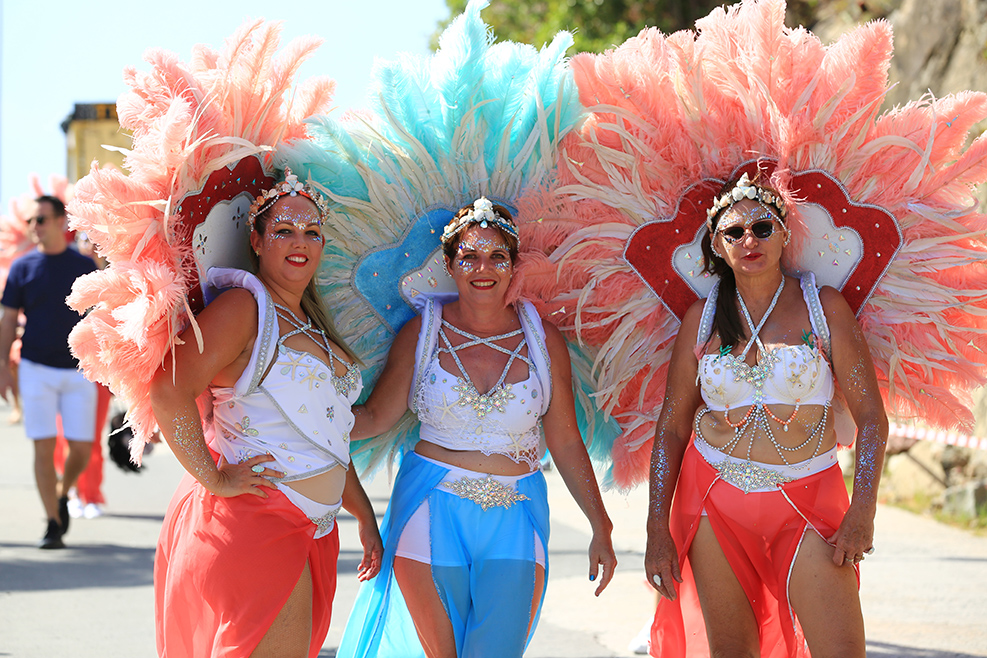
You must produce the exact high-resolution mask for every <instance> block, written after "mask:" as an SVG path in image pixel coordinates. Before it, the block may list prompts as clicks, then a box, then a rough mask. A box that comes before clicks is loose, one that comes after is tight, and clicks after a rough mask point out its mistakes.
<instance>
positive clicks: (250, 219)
mask: <svg viewBox="0 0 987 658" xmlns="http://www.w3.org/2000/svg"><path fill="white" fill-rule="evenodd" d="M283 196H303V197H305V198H307V199H310V200H311V201H312V203H314V204H315V206H316V207H317V208H318V209H319V225H320V226H321V225H322V223H323V222H325V219H326V215H328V214H329V202H328V201H327V200H326V198H325V197H324V196H323V195H322V193H321V192H319V191H318V190H316V189H314V188H312V187H311V186H310V185H309V184H308V183H302V182H301V181H299V180H298V176H296V175H295V174H293V173H292V172H291V168H290V167H285V168H284V181H283V182H281V183H278V184H277V185H275V186H274V187H272V188H271V189H269V190H264V191H263V192H261V193H260V194H258V195H257V198H256V199H254V202H253V203H252V204H250V210H249V211H248V214H247V226H248V227H249V229H250V231H251V232H252V231H253V230H254V222H255V221H256V220H257V215H260V214H261V213H262V212H264V211H265V210H267V209H268V208H270V207H271V206H273V205H274V204H275V203H277V201H278V199H280V198H281V197H283Z"/></svg>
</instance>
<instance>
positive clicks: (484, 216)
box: [441, 196, 520, 246]
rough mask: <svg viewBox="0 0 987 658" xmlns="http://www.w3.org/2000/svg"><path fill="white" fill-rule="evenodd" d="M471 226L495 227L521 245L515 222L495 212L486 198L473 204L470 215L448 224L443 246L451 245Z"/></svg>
mask: <svg viewBox="0 0 987 658" xmlns="http://www.w3.org/2000/svg"><path fill="white" fill-rule="evenodd" d="M470 224H479V225H480V228H487V227H488V226H490V225H491V224H493V225H494V226H495V227H497V228H499V229H501V230H502V231H504V232H505V233H507V234H508V235H510V236H511V237H513V238H514V239H515V240H517V241H518V243H519V244H520V239H519V238H518V234H517V226H515V225H514V222H513V221H511V220H510V219H509V218H507V217H503V216H502V215H501V214H500V213H498V212H497V211H496V210H494V207H493V204H492V203H491V202H490V200H489V199H488V198H486V197H482V196H481V197H480V198H479V199H477V200H476V201H474V202H473V209H472V210H470V211H469V212H468V213H466V214H465V215H463V216H462V217H460V218H459V219H453V220H452V221H451V222H449V223H448V224H446V227H445V228H444V229H442V238H441V240H442V245H443V246H445V245H447V244H449V242H451V241H452V240H453V238H455V237H456V236H457V235H459V233H460V232H461V231H463V229H465V228H466V227H467V226H469V225H470Z"/></svg>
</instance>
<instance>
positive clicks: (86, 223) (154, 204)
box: [69, 20, 334, 463]
mask: <svg viewBox="0 0 987 658" xmlns="http://www.w3.org/2000/svg"><path fill="white" fill-rule="evenodd" d="M280 31H281V30H280V24H278V23H265V22H263V21H260V20H257V21H250V22H247V23H245V24H244V25H243V26H241V27H240V29H239V30H238V31H237V32H236V33H235V34H234V35H233V36H232V37H230V39H228V40H227V42H226V46H225V48H224V49H223V51H222V52H218V51H215V50H212V49H211V48H209V47H207V46H203V45H200V46H197V47H196V48H195V49H194V50H193V53H192V59H191V60H190V61H189V62H188V63H185V62H182V61H180V60H179V59H178V57H177V56H176V55H175V54H173V53H170V52H167V51H164V50H159V49H152V50H149V51H148V52H147V54H146V55H145V59H146V60H147V62H148V63H149V64H151V69H150V70H149V71H146V72H138V71H137V70H135V69H133V68H128V69H127V70H126V71H125V72H124V79H125V81H126V82H127V84H128V85H129V86H130V87H131V91H130V92H127V93H125V94H123V95H122V96H121V97H120V99H119V101H118V103H117V112H118V115H119V117H120V124H121V126H122V127H123V128H125V129H127V130H130V131H132V132H133V147H132V149H131V150H130V151H129V152H127V154H126V160H125V166H126V168H127V169H128V170H129V172H130V174H129V175H124V174H123V173H122V172H120V171H117V170H114V169H102V170H101V169H99V168H98V167H97V165H96V164H95V163H94V164H93V167H92V169H91V171H90V173H89V175H88V176H86V177H85V178H83V179H82V180H80V181H79V183H78V184H77V186H76V197H75V199H74V201H73V202H72V204H71V205H70V206H69V214H70V217H71V225H72V226H73V227H74V228H75V229H76V230H83V231H86V232H87V233H88V235H89V237H90V238H91V239H92V241H93V242H94V244H95V245H96V248H97V251H98V252H99V254H100V255H101V256H103V257H104V258H106V259H107V260H108V261H109V263H110V264H109V267H107V268H106V269H105V270H102V271H99V272H94V273H92V274H89V275H86V276H85V277H82V278H81V279H79V280H78V281H77V282H76V284H75V286H74V287H73V291H72V295H71V296H70V297H69V304H70V305H71V306H72V307H73V308H76V309H78V310H79V311H86V310H89V313H88V315H87V316H86V318H85V319H84V320H83V321H82V322H80V323H79V324H78V325H77V326H76V328H75V330H74V331H73V332H72V335H71V336H70V338H69V342H70V345H71V347H72V350H73V352H74V353H75V354H76V356H78V358H79V361H80V363H81V365H82V368H83V370H84V371H85V373H86V376H87V377H88V378H89V379H92V380H94V381H98V382H102V383H104V384H106V385H107V386H109V387H110V389H111V390H112V391H113V392H114V393H115V394H116V395H118V396H120V397H122V398H123V399H124V400H126V401H127V402H128V403H129V405H130V410H129V414H128V422H129V423H130V425H131V427H132V428H133V430H134V437H135V439H134V441H133V443H132V445H131V454H132V456H133V459H134V460H135V462H138V463H139V460H140V456H141V453H142V451H143V447H144V444H145V442H146V441H147V440H148V439H149V438H150V436H151V434H152V433H153V431H154V430H155V428H156V423H155V421H154V417H153V415H152V413H151V408H150V404H149V403H148V390H149V383H150V380H151V378H152V376H153V375H154V373H155V372H157V370H158V369H159V368H160V367H161V365H162V363H163V362H164V359H165V358H167V355H168V353H169V351H170V350H171V347H172V345H173V344H174V342H175V340H176V337H177V335H178V333H179V332H180V330H182V329H183V328H184V327H185V326H186V325H187V323H188V322H189V320H190V319H192V304H194V302H195V300H196V298H197V297H198V294H199V290H198V288H199V281H198V274H197V270H196V267H195V265H194V263H193V260H194V259H193V253H192V252H193V245H192V244H191V238H192V228H193V226H194V224H195V222H198V221H201V220H202V218H203V216H204V213H207V212H208V209H209V207H210V206H211V205H214V204H215V203H216V202H217V201H221V200H223V199H228V198H230V197H231V196H232V195H233V194H234V193H236V192H238V191H243V190H244V189H246V188H247V187H248V186H249V185H254V187H256V186H258V185H262V183H267V186H268V187H269V186H270V184H269V182H268V181H260V180H259V179H260V178H262V177H263V175H264V172H263V171H262V167H261V166H260V161H259V160H257V158H256V157H252V156H259V157H261V158H262V159H263V157H264V155H265V154H268V153H270V151H271V150H272V149H273V148H274V147H275V146H276V145H278V144H280V143H282V142H286V141H291V140H296V139H300V138H304V137H305V136H306V132H305V126H304V124H303V120H304V119H305V118H306V117H309V116H311V115H313V114H316V113H321V112H325V111H327V110H328V107H329V102H330V100H331V97H332V93H333V89H334V83H333V82H332V81H331V80H329V79H328V78H322V77H319V78H313V79H311V80H309V81H307V82H305V83H304V84H301V85H299V86H298V87H297V88H296V89H294V90H292V82H293V79H294V76H295V74H296V73H297V70H298V67H299V66H300V65H301V63H302V62H303V61H304V60H305V59H306V58H308V57H309V56H310V55H311V54H312V52H313V51H314V50H315V48H317V47H318V45H319V44H320V43H321V41H320V40H319V39H316V38H312V37H308V38H301V39H297V40H295V41H293V42H292V43H291V44H289V45H288V46H287V48H286V49H285V50H284V51H282V52H281V53H280V54H277V52H276V51H277V50H278V45H279V35H280ZM289 92H292V93H290V94H289ZM251 163H254V164H251ZM247 178H250V181H248V180H247ZM255 179H256V180H255ZM253 193H256V190H254V191H253ZM245 232H246V230H245V229H244V234H245ZM190 300H191V302H190ZM200 348H201V345H200Z"/></svg>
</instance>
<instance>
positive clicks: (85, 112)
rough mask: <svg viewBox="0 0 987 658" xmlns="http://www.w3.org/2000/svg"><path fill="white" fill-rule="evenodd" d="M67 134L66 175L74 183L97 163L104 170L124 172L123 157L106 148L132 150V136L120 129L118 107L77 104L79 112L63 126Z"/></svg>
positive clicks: (63, 123) (75, 111) (75, 112)
mask: <svg viewBox="0 0 987 658" xmlns="http://www.w3.org/2000/svg"><path fill="white" fill-rule="evenodd" d="M62 130H63V131H64V132H65V146H66V158H65V163H66V167H65V168H66V172H65V175H66V177H67V178H68V180H69V182H70V183H75V182H76V181H77V180H79V179H80V178H82V177H83V176H85V175H86V174H88V173H89V167H90V164H91V163H92V161H93V160H97V161H98V162H99V165H100V166H101V167H102V166H104V165H106V164H113V165H115V166H117V167H118V168H121V169H122V168H123V154H122V153H120V152H119V151H110V150H107V149H105V148H103V145H104V144H105V145H108V146H119V147H123V148H128V149H129V148H130V146H131V140H130V133H129V132H127V131H125V130H123V128H121V127H120V122H119V121H118V120H117V107H116V104H115V103H76V104H75V110H74V111H73V112H72V114H70V115H69V116H68V117H66V118H65V121H63V122H62Z"/></svg>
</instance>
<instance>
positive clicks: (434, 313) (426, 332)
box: [408, 299, 442, 413]
mask: <svg viewBox="0 0 987 658" xmlns="http://www.w3.org/2000/svg"><path fill="white" fill-rule="evenodd" d="M421 314H422V316H421V317H422V326H421V329H420V330H419V331H418V346H417V347H416V348H415V371H414V374H413V376H412V380H411V390H410V391H409V392H408V408H409V409H411V410H412V411H413V412H415V413H418V408H417V406H416V405H415V400H416V399H418V389H419V388H420V387H421V385H422V380H423V379H424V377H425V370H426V369H427V368H428V362H429V360H430V359H431V358H432V355H433V354H435V348H436V347H437V346H438V343H439V325H441V324H442V304H441V302H439V301H437V300H435V299H428V300H427V301H426V302H425V304H424V305H423V306H422V307H421Z"/></svg>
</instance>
